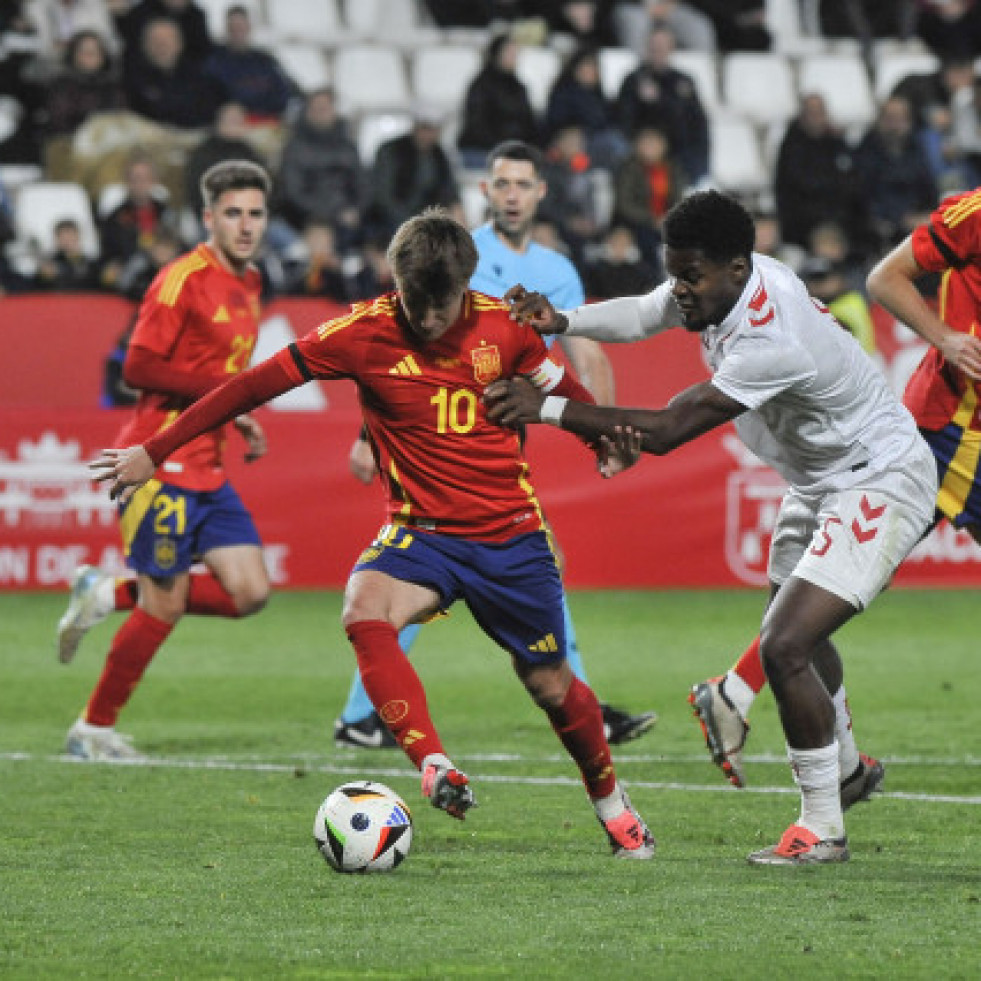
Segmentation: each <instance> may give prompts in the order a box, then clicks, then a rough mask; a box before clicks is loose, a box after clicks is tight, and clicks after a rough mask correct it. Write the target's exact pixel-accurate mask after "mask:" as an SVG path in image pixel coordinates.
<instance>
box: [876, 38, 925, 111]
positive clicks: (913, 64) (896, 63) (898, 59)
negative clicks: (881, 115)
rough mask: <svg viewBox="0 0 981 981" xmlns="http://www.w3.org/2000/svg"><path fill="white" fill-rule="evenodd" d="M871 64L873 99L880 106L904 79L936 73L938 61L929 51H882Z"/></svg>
mask: <svg viewBox="0 0 981 981" xmlns="http://www.w3.org/2000/svg"><path fill="white" fill-rule="evenodd" d="M872 64H873V75H874V77H875V83H874V84H875V98H876V101H877V102H878V103H880V104H881V103H882V102H883V101H884V100H885V99H887V98H888V97H889V96H890V95H892V90H893V89H894V88H895V87H896V86H897V85H898V84H899V83H900V82H901V81H902V80H903V79H904V78H907V77H908V76H910V75H929V74H931V73H932V72H935V71H937V69H938V68H940V59H939V58H938V57H937V56H936V55H935V54H931V53H930V52H929V51H882V52H881V53H879V54H878V55H877V56H876V57H874V58H873V62H872Z"/></svg>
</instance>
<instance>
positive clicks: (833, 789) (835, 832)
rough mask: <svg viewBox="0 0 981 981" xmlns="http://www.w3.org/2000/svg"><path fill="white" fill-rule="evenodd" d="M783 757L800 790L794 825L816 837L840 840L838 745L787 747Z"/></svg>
mask: <svg viewBox="0 0 981 981" xmlns="http://www.w3.org/2000/svg"><path fill="white" fill-rule="evenodd" d="M787 758H788V759H789V760H790V768H791V770H792V771H793V774H794V781H795V782H796V783H797V786H798V787H800V818H799V819H798V821H797V823H798V824H799V825H801V826H803V827H805V828H807V830H808V831H811V832H813V833H814V834H816V835H817V836H818V837H819V838H840V837H841V836H842V835H843V834H844V833H845V820H844V818H843V817H842V814H841V798H840V795H839V787H838V743H837V740H836V741H835V742H833V743H831V745H830V746H822V747H821V748H820V749H794V748H793V747H791V746H789V745H788V746H787Z"/></svg>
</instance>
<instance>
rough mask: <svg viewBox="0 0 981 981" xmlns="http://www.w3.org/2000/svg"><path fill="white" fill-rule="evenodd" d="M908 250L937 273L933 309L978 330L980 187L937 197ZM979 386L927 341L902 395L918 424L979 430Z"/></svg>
mask: <svg viewBox="0 0 981 981" xmlns="http://www.w3.org/2000/svg"><path fill="white" fill-rule="evenodd" d="M913 255H914V257H915V259H916V261H917V262H918V263H919V264H920V265H921V266H922V267H923V268H924V269H927V270H929V271H930V272H939V273H942V274H943V275H942V277H941V280H940V292H939V297H938V298H939V302H940V308H939V311H938V312H939V315H940V319H941V320H943V322H944V323H946V324H948V325H949V326H950V327H952V328H953V329H954V330H957V331H961V332H962V333H965V334H975V335H976V334H978V333H979V331H981V324H979V320H981V190H975V191H969V192H967V193H965V194H955V195H953V196H952V197H949V198H945V199H944V200H943V201H941V202H940V205H939V206H938V207H937V209H936V211H934V212H933V214H932V215H931V216H930V222H929V224H927V225H921V226H920V227H918V228H917V229H916V230H915V231H914V232H913ZM979 394H981V387H979V385H978V383H977V382H972V381H971V380H970V379H969V378H967V377H965V375H964V374H963V373H962V372H961V371H960V370H959V369H958V368H955V367H954V366H953V365H952V364H949V363H948V362H947V361H946V360H945V359H944V357H943V356H942V355H941V353H940V352H939V351H938V350H937V349H936V348H935V347H931V348H930V349H929V350H928V351H927V353H926V354H925V355H924V357H923V360H922V361H921V362H920V364H919V366H918V367H917V369H916V371H915V372H914V373H913V375H912V377H911V378H910V380H909V383H908V385H907V386H906V393H905V395H904V396H903V401H904V402H905V403H906V406H907V407H908V408H909V410H910V411H911V412H912V413H913V417H914V418H915V419H916V422H917V425H919V426H920V428H921V429H929V430H937V429H943V427H944V426H946V425H947V424H948V423H950V422H955V423H957V424H958V425H960V426H962V427H963V428H965V429H967V428H971V429H976V430H981V417H979V413H978V395H979Z"/></svg>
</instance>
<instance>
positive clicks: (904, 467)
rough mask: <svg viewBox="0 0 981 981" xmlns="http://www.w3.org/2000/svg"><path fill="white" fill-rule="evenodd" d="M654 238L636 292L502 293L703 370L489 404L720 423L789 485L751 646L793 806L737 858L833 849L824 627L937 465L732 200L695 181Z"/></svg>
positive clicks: (575, 424) (658, 424)
mask: <svg viewBox="0 0 981 981" xmlns="http://www.w3.org/2000/svg"><path fill="white" fill-rule="evenodd" d="M664 241H665V246H666V250H665V262H666V268H667V270H668V273H669V276H670V278H669V280H668V281H667V282H665V283H662V284H661V285H660V286H658V287H657V289H655V290H654V291H653V292H651V293H648V294H647V295H645V296H640V297H624V298H620V299H615V300H609V301H607V302H605V303H597V304H593V305H589V306H583V307H579V308H577V309H575V310H572V311H569V312H566V313H560V312H558V311H556V310H555V309H554V307H552V306H551V304H549V303H548V301H547V300H545V299H544V297H541V296H540V295H538V294H534V293H528V292H527V291H525V290H524V288H523V287H520V286H517V287H515V288H514V289H512V290H511V291H510V292H509V294H508V296H507V297H506V299H508V300H509V301H510V302H511V303H512V315H513V316H514V317H515V318H516V319H519V320H521V321H525V322H529V323H531V324H532V325H533V326H534V327H536V328H537V329H538V330H540V331H541V332H544V333H569V334H572V335H579V336H586V337H592V338H595V339H596V340H598V341H607V342H617V341H635V340H641V339H643V338H645V337H649V336H651V335H652V334H656V333H659V332H660V331H663V330H666V329H669V328H672V327H682V328H684V329H686V330H689V331H691V332H694V333H697V334H699V335H700V337H701V341H702V345H703V347H704V349H705V354H706V358H707V360H708V363H709V365H710V367H711V369H712V371H713V374H712V377H711V379H710V380H709V381H705V382H701V383H699V384H697V385H693V386H692V387H691V388H688V389H686V390H685V391H683V392H681V393H679V394H678V395H676V396H675V397H674V398H673V399H672V400H671V401H670V402H669V404H668V405H667V407H665V408H663V409H656V410H655V409H627V408H616V407H602V408H601V407H598V406H592V405H585V404H582V403H579V402H574V401H568V400H565V399H560V398H556V397H545V396H542V395H541V393H539V392H538V390H537V389H534V388H532V387H531V385H530V384H528V383H526V382H525V381H524V380H523V379H511V380H510V381H500V382H497V383H495V386H493V387H492V388H489V389H488V390H487V393H486V398H487V401H488V405H489V414H490V416H491V418H493V419H496V420H497V421H498V422H501V423H503V424H505V425H518V424H520V423H530V422H546V423H551V424H552V425H555V426H559V427H561V428H562V429H567V430H569V431H570V432H574V433H577V434H579V435H581V436H585V437H587V438H590V439H598V438H599V437H601V436H606V437H607V438H609V439H612V440H614V441H616V442H617V443H618V444H619V445H620V446H621V447H623V448H630V447H633V448H635V449H639V450H641V451H644V452H648V453H656V454H664V453H668V452H670V451H671V450H673V449H675V448H676V447H678V446H681V445H682V444H683V443H687V442H688V441H689V440H692V439H694V438H695V437H697V436H700V435H702V434H703V433H706V432H708V431H709V430H711V429H714V428H715V427H717V426H720V425H722V424H724V423H726V422H729V421H732V422H734V423H735V426H736V431H737V433H738V434H739V437H740V438H741V439H742V441H743V442H744V443H745V444H746V446H747V447H748V448H749V449H750V450H752V451H753V453H755V454H756V455H757V456H758V457H759V458H760V459H761V460H763V461H764V462H766V463H768V464H769V465H770V466H772V467H773V468H774V469H775V470H777V471H778V472H779V473H780V474H781V475H782V476H783V477H784V479H785V480H786V481H787V482H788V484H789V485H790V487H789V490H788V491H787V493H786V495H785V497H784V499H783V503H782V505H781V508H780V513H779V515H778V518H777V522H776V527H775V529H774V534H773V542H772V545H771V548H770V556H769V570H768V571H769V578H770V582H771V597H770V602H769V605H768V607H767V611H766V613H765V615H764V618H763V624H762V627H761V631H760V636H761V643H760V650H761V656H762V660H763V664H764V666H765V668H766V674H767V678H768V680H769V682H770V685H771V687H772V689H773V693H774V696H775V698H776V701H777V706H778V709H779V714H780V721H781V724H782V725H783V730H784V735H785V737H786V742H787V754H788V757H789V760H790V764H791V768H792V770H793V773H794V777H795V779H796V781H797V784H798V787H799V788H800V792H801V807H800V814H799V816H798V818H797V820H796V821H795V822H794V823H793V824H791V825H790V826H789V827H788V828H787V830H786V831H785V832H784V834H783V836H782V837H781V838H780V840H779V841H778V842H777V844H775V845H773V846H771V847H769V848H765V849H763V850H761V851H757V852H753V853H752V854H751V855H750V856H749V860H750V862H752V863H754V864H760V865H798V864H802V863H813V862H843V861H846V860H847V859H848V857H849V852H848V841H847V838H846V836H845V828H844V819H843V817H842V808H841V800H840V797H839V763H838V745H837V739H836V737H835V710H834V706H833V704H832V699H831V696H830V695H829V692H828V687H827V686H826V684H825V682H824V681H823V680H822V677H821V675H820V674H819V673H818V671H817V670H816V669H815V663H814V662H815V661H816V660H820V659H822V658H824V659H827V654H828V649H829V648H831V650H832V651H833V646H832V645H831V641H830V638H831V635H832V634H833V633H834V632H835V631H836V630H837V629H838V628H839V627H840V626H842V624H844V623H846V622H847V621H848V620H850V619H851V618H852V617H853V616H854V615H855V614H856V613H858V612H860V611H861V610H863V609H864V608H865V607H866V606H867V605H868V604H869V603H870V602H871V601H872V600H873V599H874V598H875V596H876V595H877V594H878V593H879V592H880V591H881V590H882V589H883V588H884V587H885V586H886V585H887V584H888V582H889V580H890V578H891V577H892V574H893V572H894V571H895V569H896V567H897V566H898V565H899V563H900V562H902V560H903V559H904V558H905V557H906V556H907V554H908V553H909V552H910V550H911V549H912V548H913V546H914V545H915V544H916V543H917V541H919V539H920V537H921V535H922V534H923V533H924V532H925V531H926V529H927V528H928V527H929V525H930V522H931V521H932V519H933V512H934V501H935V497H936V493H937V477H936V465H935V464H934V461H933V455H932V453H931V452H930V449H929V447H928V446H927V444H926V442H925V441H924V440H923V439H922V437H921V436H920V435H919V433H918V431H917V428H916V425H915V423H914V422H913V419H912V416H911V415H910V414H909V412H908V411H907V410H906V409H905V408H904V407H903V405H902V404H901V403H900V402H899V400H898V399H897V398H896V397H895V396H894V395H893V394H892V392H891V391H890V390H889V388H888V387H887V385H886V383H885V381H884V379H883V377H882V375H881V374H880V372H879V371H878V370H877V369H876V368H875V366H874V365H873V364H872V362H871V361H870V360H869V359H868V358H867V356H866V355H865V354H864V353H863V352H862V350H861V348H860V347H859V345H858V343H857V342H856V341H855V339H854V338H853V337H852V336H851V335H850V334H849V333H848V332H847V331H845V330H844V329H843V328H842V327H841V326H840V325H839V324H838V322H837V321H836V320H835V319H834V318H833V317H832V316H831V315H830V313H828V311H827V310H826V309H825V308H824V307H823V306H822V305H821V304H820V303H818V302H817V301H815V300H814V299H813V298H812V297H810V296H809V295H808V293H807V290H806V288H805V287H804V284H803V283H802V282H801V281H800V280H799V279H798V278H797V276H796V275H794V273H793V272H792V271H791V270H790V269H788V268H787V267H786V266H784V265H783V264H782V263H780V262H777V261H776V260H774V259H771V258H769V257H767V256H764V255H760V254H757V253H754V252H753V251H752V250H753V241H754V226H753V220H752V217H751V216H750V215H749V213H748V212H747V211H746V209H745V208H743V207H742V205H740V204H739V203H738V202H736V201H734V200H733V199H732V198H729V197H727V196H725V195H723V194H720V193H718V192H716V191H706V192H701V193H696V194H692V195H690V196H689V197H687V198H685V199H684V200H683V201H682V202H680V203H679V204H678V205H676V206H675V207H674V208H673V209H672V210H671V211H670V212H669V214H668V215H667V216H666V218H665V222H664ZM693 517H694V516H693ZM834 660H835V661H837V655H835V658H834ZM838 663H839V665H840V662H838ZM839 670H840V668H839Z"/></svg>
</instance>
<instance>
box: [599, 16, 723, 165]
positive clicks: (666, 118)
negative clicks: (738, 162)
mask: <svg viewBox="0 0 981 981" xmlns="http://www.w3.org/2000/svg"><path fill="white" fill-rule="evenodd" d="M674 50H675V40H674V34H673V33H672V32H671V31H670V30H668V29H667V28H665V27H661V26H655V27H654V28H653V29H652V30H651V31H650V34H649V35H648V38H647V51H646V54H645V56H644V60H643V62H642V63H641V65H640V66H639V67H638V68H636V69H634V71H632V72H631V73H630V74H629V75H627V77H626V78H625V79H624V80H623V84H622V86H621V87H620V94H619V95H618V97H617V113H618V117H619V119H620V126H621V127H622V129H623V130H624V131H625V132H626V134H627V135H628V136H629V137H630V138H631V139H633V137H634V136H636V134H637V131H638V130H640V129H642V128H643V127H654V128H655V129H659V130H661V131H662V132H663V133H664V135H665V136H666V137H667V139H668V141H669V143H670V144H671V147H672V148H673V150H674V153H675V156H676V157H677V159H678V163H679V164H680V166H681V169H682V170H683V171H684V172H685V173H686V174H687V175H688V179H689V180H690V181H691V182H692V183H693V184H697V183H698V182H699V181H702V180H703V179H705V178H706V177H707V176H708V169H709V132H708V120H707V119H706V117H705V111H704V109H703V108H702V103H701V101H700V100H699V98H698V91H697V90H696V88H695V83H694V82H693V81H692V79H691V77H690V76H688V75H686V74H685V73H684V72H680V71H678V70H677V69H676V68H672V67H671V55H672V54H673V53H674Z"/></svg>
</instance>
